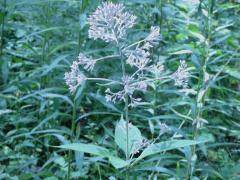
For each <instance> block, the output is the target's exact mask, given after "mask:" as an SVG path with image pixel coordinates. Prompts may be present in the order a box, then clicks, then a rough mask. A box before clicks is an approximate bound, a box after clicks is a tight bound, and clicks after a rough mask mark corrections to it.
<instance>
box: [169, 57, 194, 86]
mask: <svg viewBox="0 0 240 180" xmlns="http://www.w3.org/2000/svg"><path fill="white" fill-rule="evenodd" d="M189 76H190V73H189V71H188V69H187V64H186V62H185V61H184V60H181V61H180V66H179V67H178V69H177V71H176V72H174V73H173V74H172V75H171V78H172V79H173V80H174V81H175V86H179V87H183V88H187V87H188V78H189Z"/></svg>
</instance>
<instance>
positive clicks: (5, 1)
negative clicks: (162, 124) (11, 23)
mask: <svg viewBox="0 0 240 180" xmlns="http://www.w3.org/2000/svg"><path fill="white" fill-rule="evenodd" d="M6 6H7V0H4V1H3V17H2V26H1V49H0V55H2V54H3V38H4V26H5V15H6Z"/></svg>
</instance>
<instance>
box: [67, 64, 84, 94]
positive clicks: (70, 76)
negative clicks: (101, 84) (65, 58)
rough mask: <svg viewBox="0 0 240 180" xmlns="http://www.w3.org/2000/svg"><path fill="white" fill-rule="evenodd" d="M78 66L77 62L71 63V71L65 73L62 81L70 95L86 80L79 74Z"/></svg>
mask: <svg viewBox="0 0 240 180" xmlns="http://www.w3.org/2000/svg"><path fill="white" fill-rule="evenodd" d="M78 65H79V63H78V62H77V61H73V64H72V65H71V71H70V72H66V73H65V77H64V79H65V81H66V84H67V85H68V87H69V90H70V92H71V93H73V92H74V91H75V90H76V89H77V87H78V86H79V85H80V84H81V83H82V82H83V81H84V80H86V77H85V76H84V75H83V74H82V73H81V72H80V70H79V67H78Z"/></svg>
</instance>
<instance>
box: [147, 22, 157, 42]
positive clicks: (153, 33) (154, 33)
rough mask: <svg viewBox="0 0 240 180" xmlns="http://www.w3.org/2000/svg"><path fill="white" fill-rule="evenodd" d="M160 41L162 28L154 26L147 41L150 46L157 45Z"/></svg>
mask: <svg viewBox="0 0 240 180" xmlns="http://www.w3.org/2000/svg"><path fill="white" fill-rule="evenodd" d="M159 39H160V27H158V26H152V27H151V30H150V33H149V35H148V36H147V37H146V41H147V42H149V43H150V44H153V45H155V44H157V43H158V41H159Z"/></svg>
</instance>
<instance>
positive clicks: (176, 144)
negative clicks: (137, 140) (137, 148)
mask: <svg viewBox="0 0 240 180" xmlns="http://www.w3.org/2000/svg"><path fill="white" fill-rule="evenodd" d="M205 142H207V141H206V140H202V141H193V140H171V141H164V142H160V143H157V144H152V145H150V146H148V147H147V148H146V149H145V150H144V151H143V152H142V154H141V155H140V156H139V157H138V158H137V159H136V160H135V161H134V163H133V164H135V163H136V162H138V161H140V160H141V159H143V158H145V157H147V156H151V155H153V154H157V153H160V152H164V151H168V150H173V149H177V148H182V147H186V146H191V145H196V144H200V143H205Z"/></svg>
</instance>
